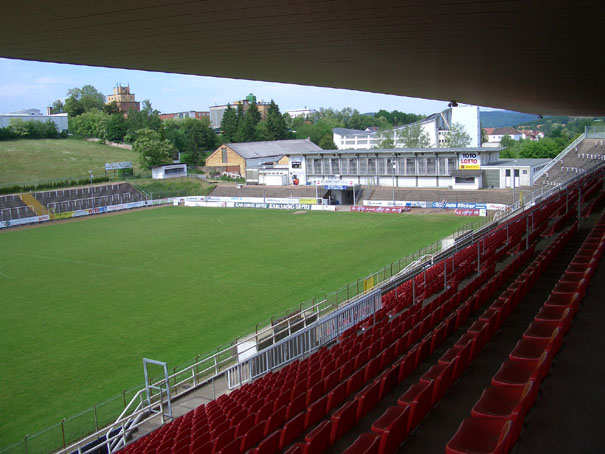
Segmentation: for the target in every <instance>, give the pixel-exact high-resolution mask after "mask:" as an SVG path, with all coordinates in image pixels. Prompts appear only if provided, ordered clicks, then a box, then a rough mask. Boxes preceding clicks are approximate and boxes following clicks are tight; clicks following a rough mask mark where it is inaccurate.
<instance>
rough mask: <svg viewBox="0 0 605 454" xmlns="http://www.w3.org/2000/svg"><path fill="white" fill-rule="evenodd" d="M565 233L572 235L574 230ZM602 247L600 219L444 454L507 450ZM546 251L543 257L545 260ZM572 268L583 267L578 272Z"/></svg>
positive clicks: (604, 230) (604, 227) (604, 221)
mask: <svg viewBox="0 0 605 454" xmlns="http://www.w3.org/2000/svg"><path fill="white" fill-rule="evenodd" d="M574 227H577V223H576V224H574ZM570 232H574V228H572V229H570ZM564 240H565V237H563V238H562V241H564ZM558 246H559V245H555V248H556V247H558ZM604 249H605V215H604V216H602V217H601V219H600V221H599V222H598V223H597V225H596V226H595V227H594V228H593V230H592V232H591V233H590V234H589V236H588V237H587V238H586V240H585V241H584V243H583V245H582V247H581V248H580V249H579V250H578V251H577V253H576V254H575V256H574V259H573V260H572V262H571V263H570V265H569V266H568V268H567V270H566V271H565V273H563V275H562V276H561V278H560V279H559V281H558V283H557V284H556V286H555V287H554V289H553V291H552V292H551V293H550V295H549V297H548V298H547V299H546V301H545V302H544V304H543V306H542V307H541V309H540V311H539V312H538V313H537V315H536V316H535V317H534V320H533V322H532V323H531V324H530V325H529V327H528V328H527V330H526V331H525V333H524V334H523V336H522V338H521V339H520V340H519V342H518V343H517V344H516V346H515V348H514V349H513V350H512V351H511V353H510V354H509V357H508V359H507V360H505V361H504V362H503V363H502V365H501V367H500V369H499V370H498V372H496V374H495V375H494V376H493V377H492V381H491V385H490V386H489V387H487V388H486V389H485V390H484V392H483V394H482V395H481V397H480V398H479V400H478V401H477V402H476V403H475V405H474V406H473V408H472V410H471V416H470V417H469V418H466V419H465V420H464V421H463V422H462V424H461V425H460V427H459V429H458V431H457V432H456V434H455V435H454V436H453V437H452V439H451V440H450V441H449V442H448V444H447V446H446V449H445V452H446V454H469V453H506V452H508V451H509V450H510V449H511V448H512V446H513V445H514V443H515V442H516V440H517V439H518V437H519V435H520V433H521V429H522V426H523V421H524V418H525V415H526V413H527V411H528V410H529V409H530V408H531V406H532V405H533V404H534V402H535V401H536V398H537V395H538V390H539V387H540V384H541V382H542V380H543V379H544V377H545V376H546V374H547V373H548V371H549V370H550V367H551V364H552V360H553V357H554V356H555V355H556V353H557V352H558V351H559V349H560V347H561V345H562V343H563V336H564V335H565V334H566V333H567V331H568V330H569V328H570V325H571V320H572V318H573V316H574V314H575V313H576V312H577V310H578V309H579V304H580V301H581V299H582V297H583V295H584V292H585V290H586V286H587V285H588V282H589V281H590V277H591V276H592V274H593V273H594V270H595V268H596V266H597V265H598V263H599V261H600V259H601V257H602V254H603V250H604ZM550 252H551V251H550ZM550 252H549V253H547V254H546V255H545V257H543V259H544V261H547V260H548V255H549V254H550ZM576 265H580V266H582V267H583V271H580V270H579V269H578V267H577V266H576ZM537 266H538V267H540V266H541V264H537ZM539 269H540V268H538V269H537V270H539ZM530 271H531V270H530ZM530 275H531V274H530Z"/></svg>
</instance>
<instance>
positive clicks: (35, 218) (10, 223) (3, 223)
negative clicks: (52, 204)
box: [0, 214, 50, 229]
mask: <svg viewBox="0 0 605 454" xmlns="http://www.w3.org/2000/svg"><path fill="white" fill-rule="evenodd" d="M49 219H50V216H49V215H48V214H45V215H43V216H32V217H30V218H21V219H10V220H7V221H0V229H6V228H8V227H14V226H17V225H25V224H33V223H35V222H43V221H48V220H49Z"/></svg>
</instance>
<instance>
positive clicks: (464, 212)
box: [454, 208, 479, 216]
mask: <svg viewBox="0 0 605 454" xmlns="http://www.w3.org/2000/svg"><path fill="white" fill-rule="evenodd" d="M454 212H455V213H456V215H457V216H479V210H473V209H469V208H456V210H455V211H454Z"/></svg>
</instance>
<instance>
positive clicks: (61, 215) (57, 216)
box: [52, 211, 74, 219]
mask: <svg viewBox="0 0 605 454" xmlns="http://www.w3.org/2000/svg"><path fill="white" fill-rule="evenodd" d="M73 215H74V212H73V211H65V212H63V213H55V214H53V215H52V216H53V219H68V218H71V217H73Z"/></svg>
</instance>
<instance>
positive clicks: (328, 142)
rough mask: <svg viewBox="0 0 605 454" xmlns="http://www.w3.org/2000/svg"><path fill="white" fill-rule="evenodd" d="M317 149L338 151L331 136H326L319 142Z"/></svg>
mask: <svg viewBox="0 0 605 454" xmlns="http://www.w3.org/2000/svg"><path fill="white" fill-rule="evenodd" d="M319 148H321V149H323V150H338V147H337V146H336V144H335V143H334V140H333V138H332V134H326V135H325V136H323V137H322V138H321V140H320V141H319Z"/></svg>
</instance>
